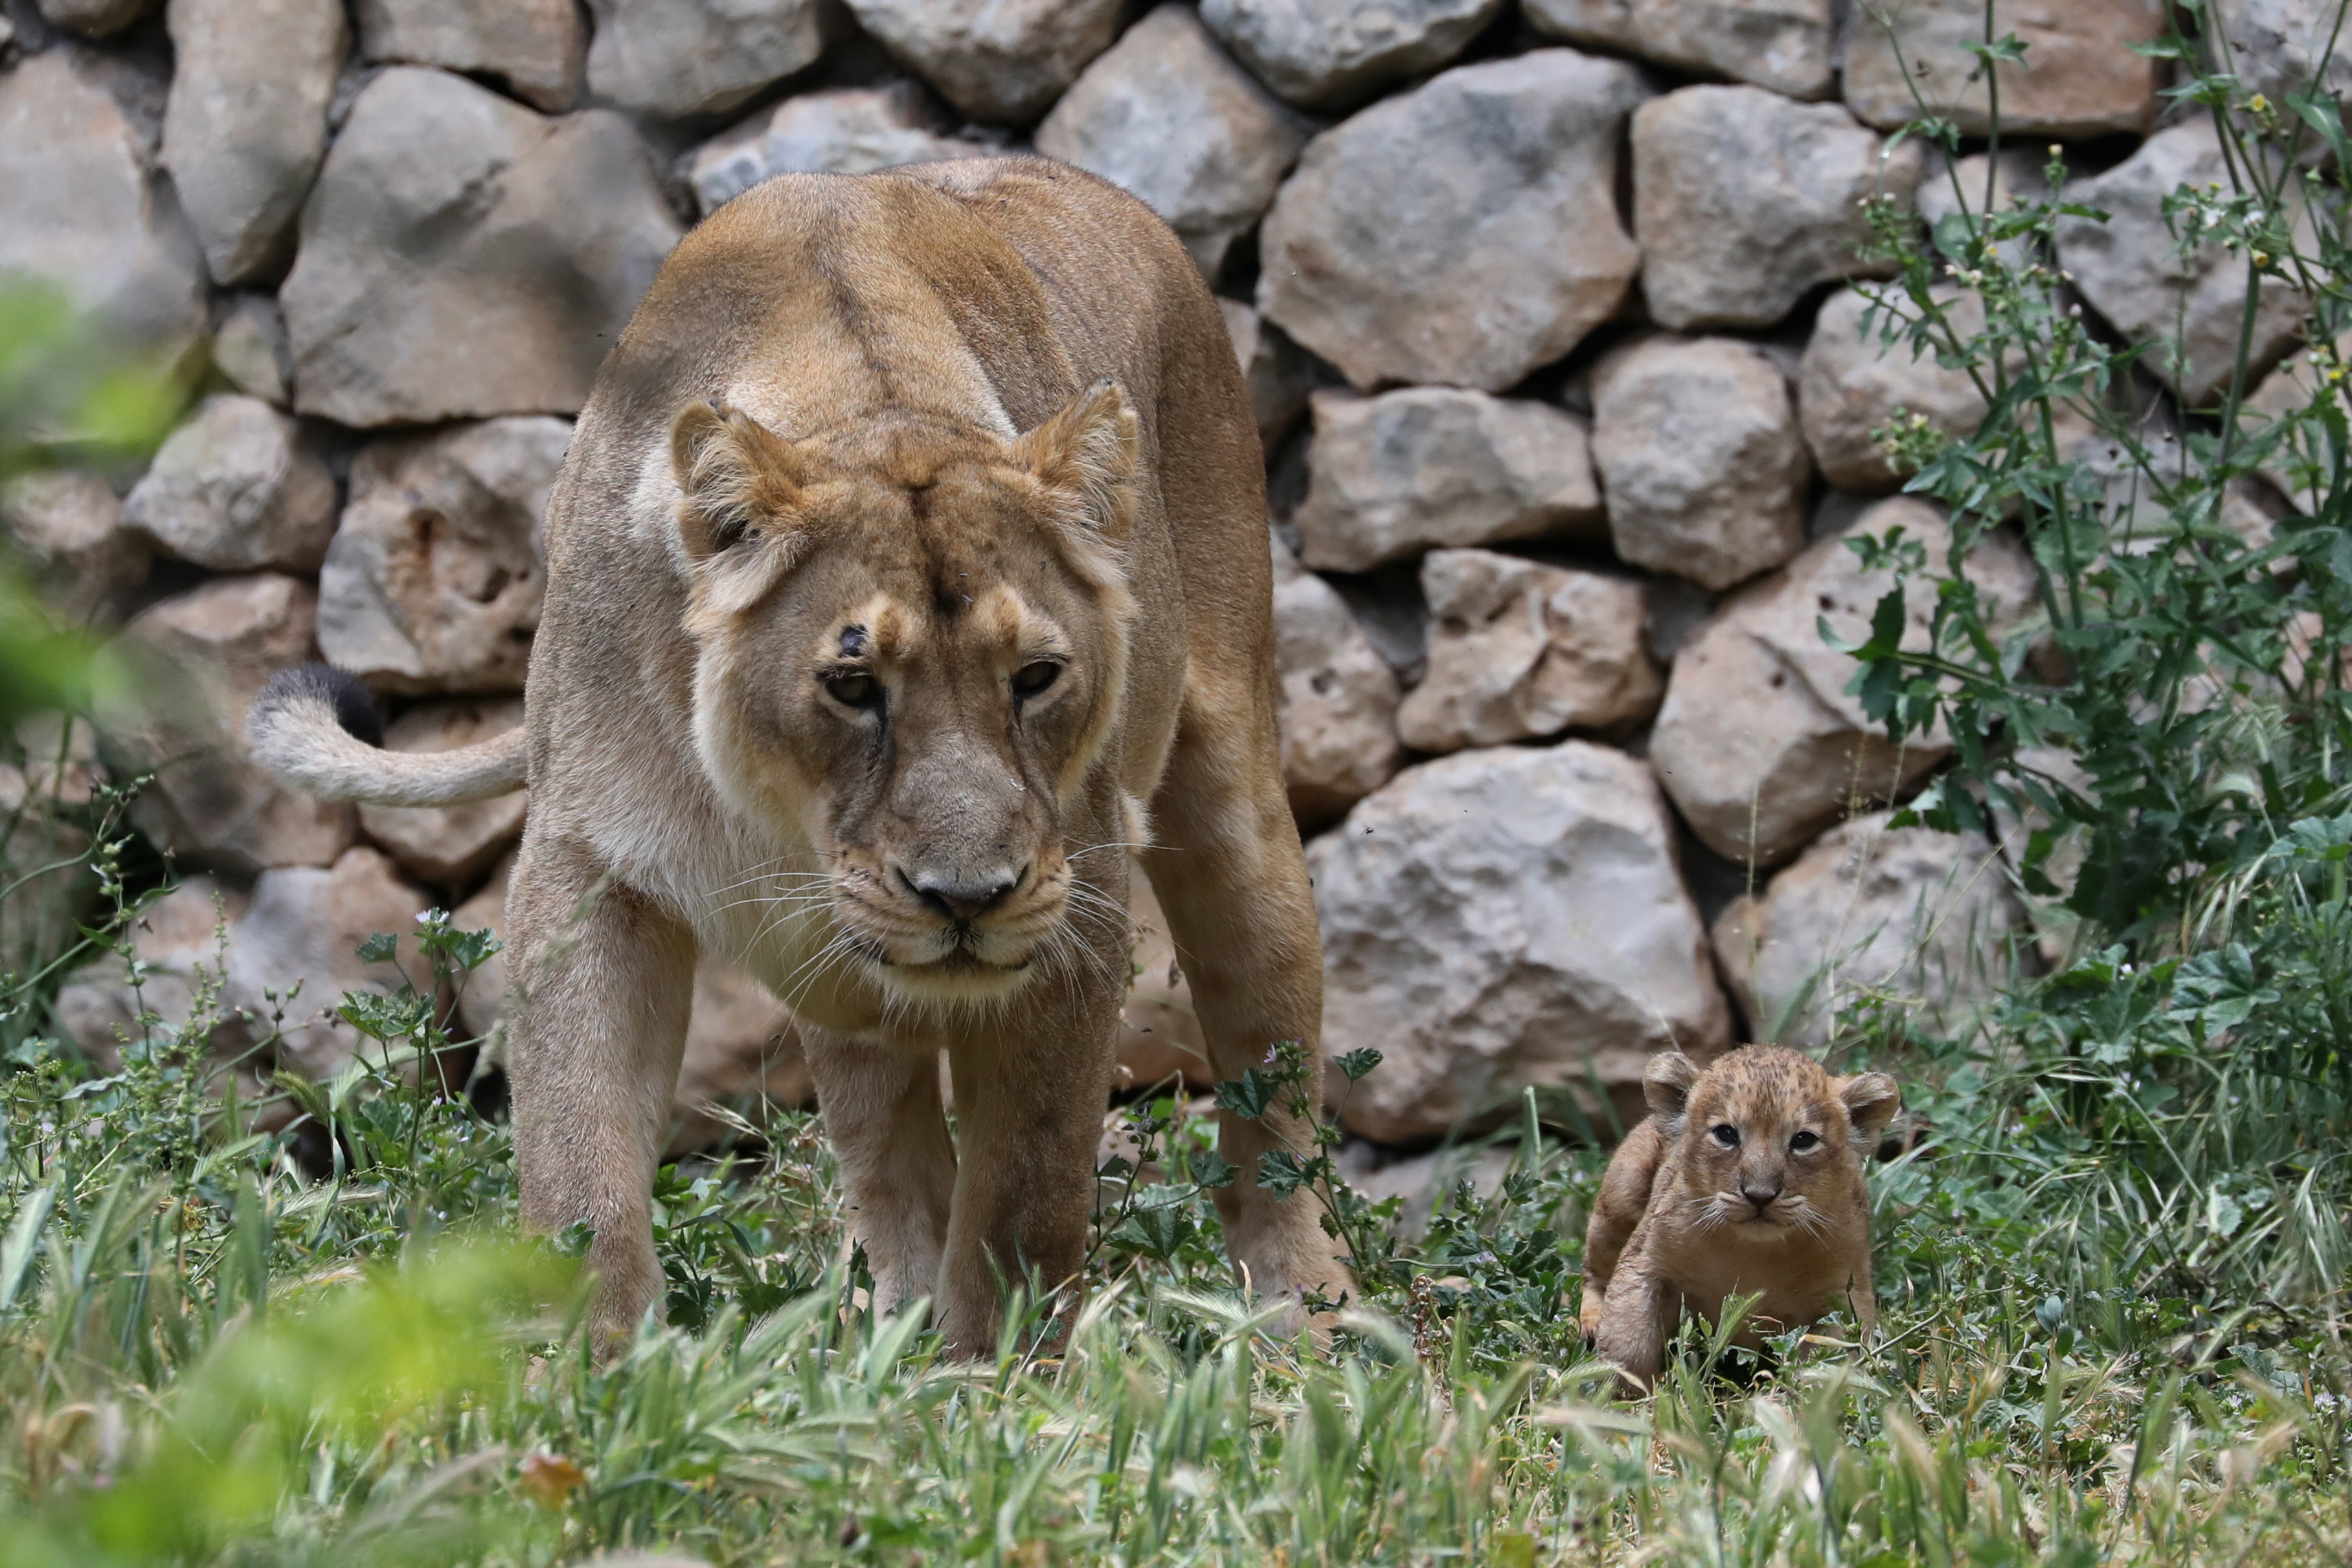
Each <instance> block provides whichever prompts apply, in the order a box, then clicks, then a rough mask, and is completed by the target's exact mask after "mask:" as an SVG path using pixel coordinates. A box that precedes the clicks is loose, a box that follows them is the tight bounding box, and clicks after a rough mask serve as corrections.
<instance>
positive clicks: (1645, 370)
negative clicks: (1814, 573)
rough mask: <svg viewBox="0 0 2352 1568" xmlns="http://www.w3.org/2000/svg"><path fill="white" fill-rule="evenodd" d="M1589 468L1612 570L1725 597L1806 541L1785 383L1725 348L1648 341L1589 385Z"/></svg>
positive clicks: (1752, 355) (1756, 359)
mask: <svg viewBox="0 0 2352 1568" xmlns="http://www.w3.org/2000/svg"><path fill="white" fill-rule="evenodd" d="M1592 393H1593V395H1592V459H1593V463H1594V465H1595V466H1596V467H1598V468H1599V469H1600V471H1601V487H1602V489H1603V490H1605V491H1606V492H1607V494H1608V497H1609V534H1610V538H1612V540H1613V541H1614V542H1615V544H1616V548H1617V555H1618V559H1621V560H1627V561H1631V562H1633V564H1634V565H1636V566H1645V567H1648V568H1650V569H1651V570H1655V571H1666V572H1672V573H1673V574H1674V575H1675V576H1676V577H1681V578H1685V579H1687V580H1690V581H1692V582H1696V583H1697V584H1698V585H1699V586H1700V587H1702V588H1712V589H1723V588H1729V587H1730V586H1731V585H1732V584H1734V583H1736V582H1744V581H1746V580H1748V579H1749V578H1751V577H1753V576H1755V575H1756V574H1757V573H1758V572H1759V571H1766V570H1770V569H1771V568H1773V567H1776V566H1778V565H1780V563H1781V562H1782V561H1784V560H1787V559H1789V558H1790V556H1792V555H1794V554H1796V553H1797V551H1798V550H1799V549H1801V548H1802V547H1803V545H1804V542H1805V525H1804V500H1805V486H1806V483H1807V481H1808V480H1809V479H1810V478H1811V473H1812V465H1811V463H1810V462H1808V461H1807V460H1806V456H1805V444H1804V442H1803V440H1802V439H1801V436H1800V434H1799V432H1798V427H1797V411H1796V409H1795V407H1794V406H1793V405H1792V401H1791V399H1790V396H1789V383H1788V382H1787V381H1786V380H1785V379H1784V378H1783V377H1782V376H1781V374H1780V368H1779V367H1778V366H1776V365H1775V364H1773V362H1772V361H1771V360H1770V359H1769V358H1767V357H1766V355H1765V354H1764V352H1763V350H1760V349H1759V348H1757V347H1756V346H1755V345H1753V344H1750V343H1743V342H1739V341H1738V340H1733V339H1728V338H1701V339H1698V340H1696V341H1688V340H1682V339H1676V338H1665V337H1659V338H1652V339H1648V340H1644V341H1643V342H1642V343H1639V344H1637V345H1636V346H1634V347H1633V349H1631V350H1627V351H1625V352H1623V353H1622V354H1618V355H1612V357H1611V358H1610V359H1609V360H1607V361H1604V362H1603V363H1602V364H1601V367H1600V369H1599V370H1598V371H1596V372H1595V374H1594V376H1593V383H1592Z"/></svg>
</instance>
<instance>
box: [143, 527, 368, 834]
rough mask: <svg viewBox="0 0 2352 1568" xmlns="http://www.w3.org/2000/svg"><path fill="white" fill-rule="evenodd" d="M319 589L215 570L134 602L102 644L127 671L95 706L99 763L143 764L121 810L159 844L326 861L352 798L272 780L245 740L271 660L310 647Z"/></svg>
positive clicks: (287, 661)
mask: <svg viewBox="0 0 2352 1568" xmlns="http://www.w3.org/2000/svg"><path fill="white" fill-rule="evenodd" d="M317 607H318V596H317V595H316V594H315V593H313V592H312V591H311V590H310V585H309V584H308V583H305V582H302V581H299V580H297V579H294V578H290V577H281V576H277V575H274V574H269V573H264V574H261V575H259V576H255V577H229V578H220V579H217V580H214V581H211V582H207V583H205V585H204V586H202V587H201V588H196V589H194V590H191V591H188V592H186V593H183V594H179V595H176V596H175V597H173V598H171V599H166V600H164V601H162V602H160V603H157V604H153V605H150V606H149V607H148V608H147V609H145V610H143V611H142V612H140V613H139V614H138V615H137V616H136V617H135V618H133V619H132V621H131V623H130V624H129V625H128V626H126V627H124V628H123V630H122V634H121V636H120V637H118V638H117V639H116V640H115V642H114V643H113V644H112V646H113V648H114V649H115V653H116V656H117V657H119V658H121V660H122V661H123V662H124V663H125V664H126V665H128V666H129V668H130V669H131V672H132V675H133V678H132V679H131V680H130V681H128V682H126V683H124V686H123V688H122V689H121V690H118V691H115V692H111V693H109V694H105V696H104V700H103V701H101V703H100V708H99V712H98V723H99V732H100V737H102V739H103V740H104V742H105V748H106V754H107V757H108V760H109V761H110V763H111V764H113V765H114V766H115V768H117V769H118V771H119V772H121V773H124V774H137V773H152V774H154V776H155V781H154V783H153V784H152V785H151V786H149V787H148V789H146V790H145V791H143V792H142V794H141V795H140V797H139V800H137V802H136V803H135V804H134V806H133V808H132V811H131V821H133V822H134V823H135V824H137V826H138V827H139V829H140V831H142V832H144V833H145V834H146V835H147V836H148V838H150V839H151V840H152V841H154V843H155V845H156V847H157V848H159V849H163V850H167V851H169V852H172V853H174V854H177V855H180V856H183V857H184V858H186V859H189V860H193V861H195V862H199V863H202V864H206V865H215V866H219V867H222V868H225V869H227V870H231V871H239V872H251V871H257V870H259V869H260V868H262V867H264V866H279V865H325V864H328V863H329V862H331V861H333V860H334V858H335V857H336V856H337V855H339V854H341V853H342V852H343V850H344V848H345V846H347V845H349V844H350V843H351V841H352V832H353V830H354V828H355V826H356V823H355V821H354V820H353V816H352V808H351V807H349V806H345V805H337V804H332V803H330V802H327V801H322V800H318V799H316V798H314V797H313V796H311V795H310V794H309V793H307V792H306V791H303V790H299V789H293V788H292V787H290V786H288V785H285V784H281V783H279V782H278V778H277V776H276V775H275V774H272V773H270V772H268V771H267V770H266V769H264V768H261V767H260V766H259V765H257V763H255V762H254V761H253V760H252V758H251V757H250V756H249V755H248V754H247V751H246V747H245V712H246V709H247V707H249V706H251V705H252V702H253V699H254V697H255V696H256V695H258V694H259V692H260V690H261V687H262V685H263V683H264V682H266V681H268V679H269V677H270V676H271V675H274V674H277V673H278V671H280V670H282V669H286V668H288V667H289V666H290V665H294V664H302V663H304V662H306V661H308V660H310V659H315V658H317V657H318V650H317V647H316V645H315V644H314V643H313V642H312V636H311V634H312V630H313V627H314V625H315V623H316V620H317Z"/></svg>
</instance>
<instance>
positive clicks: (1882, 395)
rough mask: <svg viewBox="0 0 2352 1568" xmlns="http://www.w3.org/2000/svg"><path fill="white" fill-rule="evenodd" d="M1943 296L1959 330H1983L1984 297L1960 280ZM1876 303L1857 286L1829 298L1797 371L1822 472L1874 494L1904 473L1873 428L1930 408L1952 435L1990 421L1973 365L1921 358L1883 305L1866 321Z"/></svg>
mask: <svg viewBox="0 0 2352 1568" xmlns="http://www.w3.org/2000/svg"><path fill="white" fill-rule="evenodd" d="M1946 302H1947V303H1948V305H1949V306H1950V307H1951V308H1952V311H1953V319H1954V321H1955V323H1956V325H1957V326H1958V329H1959V330H1960V331H1961V332H1962V333H1964V334H1973V333H1976V332H1979V331H1981V330H1983V329H1984V307H1983V305H1982V303H1981V302H1980V301H1979V298H1978V297H1977V296H1976V295H1974V294H1969V293H1965V292H1960V291H1958V290H1955V291H1953V292H1952V293H1951V294H1950V295H1949V296H1948V298H1947V301H1946ZM1869 309H1870V300H1869V299H1868V298H1865V297H1864V296H1863V295H1862V294H1860V293H1857V292H1856V291H1855V290H1853V289H1851V288H1841V289H1839V290H1838V291H1837V292H1836V293H1835V294H1832V295H1831V296H1830V297H1829V298H1828V299H1827V300H1825V301H1823V303H1822V311H1821V314H1820V315H1819V316H1817V317H1815V318H1814V319H1813V335H1812V338H1811V340H1809V341H1808V342H1807V343H1806V345H1805V357H1804V361H1803V362H1802V364H1801V367H1800V369H1799V370H1798V372H1797V408H1798V413H1799V417H1800V419H1801V423H1803V426H1804V432H1805V444H1806V445H1807V446H1808V447H1810V448H1811V451H1812V454H1813V462H1814V464H1815V465H1817V466H1818V467H1819V468H1820V469H1821V471H1822V477H1823V478H1825V479H1827V480H1828V481H1829V482H1830V483H1831V484H1832V485H1834V486H1837V487H1838V488H1839V489H1841V490H1854V491H1860V492H1863V493H1864V494H1876V493H1879V492H1883V491H1886V490H1894V489H1898V488H1900V487H1901V486H1902V483H1903V476H1901V475H1898V474H1897V473H1895V468H1894V465H1893V464H1892V463H1891V462H1890V461H1889V460H1888V458H1887V455H1886V452H1885V448H1883V447H1881V446H1880V445H1879V444H1878V443H1877V442H1876V441H1874V440H1873V439H1872V437H1871V434H1870V433H1871V432H1872V431H1874V430H1881V429H1885V428H1886V427H1887V426H1888V425H1889V424H1891V423H1893V421H1894V420H1895V418H1896V416H1897V415H1898V414H1901V415H1903V416H1905V417H1906V418H1907V417H1909V416H1913V415H1924V416H1925V417H1926V419H1927V423H1928V425H1929V426H1930V427H1932V428H1934V429H1937V430H1939V431H1942V432H1943V433H1944V434H1947V435H1950V436H1954V437H1965V436H1969V435H1973V434H1976V428H1977V426H1978V425H1979V424H1981V423H1984V416H1985V401H1984V398H1983V397H1982V396H1981V395H1980V394H1979V392H1978V391H1977V385H1976V382H1974V381H1973V380H1972V379H1970V377H1969V373H1968V372H1967V371H1960V370H1948V369H1946V368H1945V367H1944V366H1942V365H1940V364H1938V363H1937V361H1936V359H1935V356H1934V355H1933V354H1927V355H1922V356H1919V357H1917V358H1914V357H1913V355H1912V352H1911V345H1910V343H1909V342H1908V341H1907V340H1905V339H1904V338H1903V337H1901V336H1900V335H1899V333H1900V328H1899V325H1898V324H1897V323H1896V322H1895V320H1894V319H1892V318H1891V317H1890V316H1889V315H1888V313H1887V312H1886V311H1885V310H1881V311H1879V312H1878V314H1877V315H1876V316H1875V317H1874V319H1872V322H1871V327H1870V329H1869V330H1868V331H1867V332H1865V331H1864V329H1863V325H1862V321H1863V316H1864V312H1866V311H1868V310H1869ZM1906 314H1907V308H1906ZM1890 328H1892V329H1895V330H1896V331H1897V333H1898V335H1897V336H1896V337H1895V340H1894V341H1893V342H1891V343H1890V342H1887V341H1885V333H1886V331H1887V330H1888V329H1890Z"/></svg>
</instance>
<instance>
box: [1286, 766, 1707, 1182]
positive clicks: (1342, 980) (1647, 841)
mask: <svg viewBox="0 0 2352 1568" xmlns="http://www.w3.org/2000/svg"><path fill="white" fill-rule="evenodd" d="M1307 863H1308V866H1309V869H1310V870H1311V872H1312V873H1313V874H1314V878H1315V902H1316V906H1317V908H1318V911H1319V912H1320V914H1321V915H1322V924H1323V970H1324V993H1323V996H1324V1001H1323V1041H1324V1046H1325V1049H1326V1050H1328V1051H1330V1052H1331V1053H1333V1054H1334V1055H1337V1054H1339V1053H1341V1052H1345V1051H1357V1050H1361V1049H1363V1048H1365V1047H1370V1048H1371V1049H1373V1050H1376V1051H1380V1052H1381V1055H1382V1058H1383V1060H1382V1061H1381V1065H1380V1066H1379V1067H1378V1068H1376V1069H1375V1070H1373V1071H1372V1072H1371V1073H1370V1075H1368V1076H1367V1077H1365V1078H1364V1079H1363V1080H1362V1081H1361V1082H1358V1083H1356V1084H1355V1085H1354V1086H1353V1087H1352V1088H1351V1089H1350V1090H1349V1092H1348V1096H1347V1099H1346V1101H1345V1103H1344V1105H1343V1108H1342V1112H1341V1119H1342V1120H1343V1122H1344V1123H1345V1124H1346V1125H1347V1126H1348V1128H1349V1130H1350V1131H1352V1132H1355V1133H1358V1134H1362V1135H1363V1136H1365V1137H1368V1138H1372V1139H1376V1140H1378V1141H1380V1142H1381V1143H1408V1142H1412V1141H1413V1140H1416V1139H1426V1138H1433V1137H1436V1136H1439V1135H1442V1134H1444V1133H1446V1132H1448V1131H1450V1130H1452V1129H1454V1128H1455V1127H1457V1126H1461V1125H1464V1124H1473V1125H1475V1124H1477V1123H1478V1122H1480V1121H1482V1120H1486V1119H1489V1118H1491V1117H1492V1116H1494V1115H1496V1113H1501V1112H1503V1111H1504V1109H1505V1108H1506V1107H1507V1106H1508V1105H1510V1104H1511V1103H1513V1102H1514V1101H1515V1100H1516V1099H1517V1096H1518V1094H1519V1092H1520V1091H1521V1090H1522V1089H1523V1088H1526V1087H1528V1086H1529V1085H1533V1086H1535V1087H1538V1088H1542V1089H1557V1088H1564V1087H1571V1086H1572V1087H1575V1088H1578V1089H1582V1090H1585V1091H1587V1092H1593V1091H1597V1092H1603V1093H1612V1094H1615V1095H1617V1096H1618V1097H1620V1098H1625V1097H1627V1096H1628V1095H1630V1096H1631V1099H1630V1100H1629V1101H1628V1104H1629V1105H1630V1104H1632V1103H1638V1085H1639V1083H1640V1082H1641V1076H1642V1065H1643V1061H1644V1060H1645V1059H1646V1058H1647V1057H1648V1056H1649V1055H1650V1053H1651V1052H1653V1051H1658V1050H1661V1049H1663V1048H1664V1047H1666V1046H1669V1045H1675V1046H1679V1047H1681V1048H1682V1049H1684V1050H1685V1051H1699V1052H1702V1053H1705V1052H1709V1051H1716V1050H1718V1049H1720V1048H1722V1047H1723V1046H1725V1045H1726V1044H1727V1043H1728V1042H1729V1040H1730V1018H1729V1014H1728V1011H1727V1009H1726V1007H1725V1005H1724V1000H1723V994H1722V992H1721V991H1720V990H1718V989H1717V985H1716V979H1715V970H1714V965H1713V962H1712V960H1711V959H1710V958H1709V956H1708V955H1707V950H1706V931H1705V929H1704V928H1703V927H1702V926H1701V925H1700V924H1699V917H1698V911H1697V910H1696V908H1694V907H1693V906H1692V904H1691V901H1690V896H1689V894H1686V893H1685V892H1684V890H1683V883H1682V877H1681V875H1680V873H1679V872H1678V871H1677V869H1676V867H1675V850H1674V826H1673V823H1672V821H1670V819H1669V818H1668V817H1667V814H1666V806H1665V801H1664V800H1663V799H1662V798H1661V797H1660V796H1659V794H1658V789H1657V785H1656V784H1655V782H1654V780H1653V779H1652V778H1651V776H1650V769H1649V768H1648V767H1647V766H1646V765H1644V764H1643V763H1642V762H1641V761H1639V760H1638V759H1636V758H1632V757H1628V756H1626V755H1625V754H1624V753H1623V752H1622V751H1613V750H1611V749H1610V748H1608V747H1601V746H1593V745H1589V744H1587V743H1585V742H1583V741H1576V740H1571V741H1567V742H1563V743H1562V744H1560V745H1559V746H1554V747H1540V748H1528V747H1498V748H1496V749H1495V750H1491V751H1465V752H1458V753H1456V754H1455V755H1454V756H1452V757H1447V758H1440V759H1439V760H1437V761H1435V762H1430V763H1425V764H1423V765H1422V766H1421V767H1418V768H1409V769H1407V770H1406V771H1405V772H1403V773H1402V774H1400V775H1398V777H1397V778H1396V779H1393V780H1391V782H1390V783H1389V784H1388V785H1387V786H1386V787H1385V788H1383V789H1381V790H1379V791H1378V792H1377V793H1375V794H1373V795H1372V796H1371V797H1370V798H1369V799H1367V800H1364V801H1362V802H1361V803H1360V804H1359V805H1358V806H1357V807H1356V809H1355V810H1353V811H1352V812H1350V813H1349V817H1348V821H1347V823H1346V825H1345V826H1343V827H1341V828H1340V829H1339V830H1338V831H1334V832H1332V833H1329V834H1327V835H1326V836H1324V837H1322V838H1320V839H1318V840H1317V841H1315V842H1314V843H1313V844H1312V845H1310V846H1309V847H1308V850H1307Z"/></svg>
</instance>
